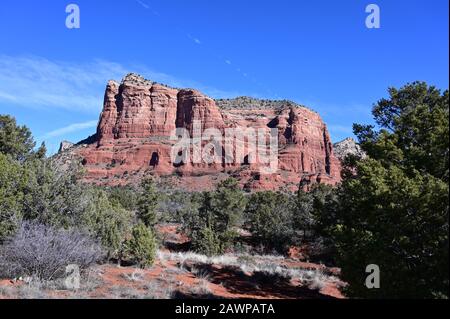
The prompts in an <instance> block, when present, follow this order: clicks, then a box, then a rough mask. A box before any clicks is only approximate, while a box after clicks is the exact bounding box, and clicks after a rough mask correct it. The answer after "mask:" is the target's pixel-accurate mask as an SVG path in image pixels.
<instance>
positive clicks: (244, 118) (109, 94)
mask: <svg viewBox="0 0 450 319" xmlns="http://www.w3.org/2000/svg"><path fill="white" fill-rule="evenodd" d="M195 122H197V123H201V125H200V127H199V129H200V131H201V132H205V130H208V129H217V130H218V131H219V132H220V134H223V135H224V136H225V133H224V132H225V131H226V129H227V128H237V129H238V131H245V129H246V128H253V129H259V130H260V132H264V138H265V139H268V137H269V135H270V130H271V129H276V130H277V131H278V152H277V155H276V156H277V159H278V169H277V170H276V171H274V172H271V173H270V174H265V173H264V172H263V173H262V172H261V169H260V168H261V166H262V164H261V162H259V161H258V160H256V161H249V156H250V158H252V159H253V157H252V156H253V154H246V153H245V152H248V140H247V139H244V140H239V139H238V140H236V141H235V142H234V144H232V152H233V154H234V153H236V152H238V150H241V151H242V152H243V154H244V155H246V156H244V157H243V158H242V160H240V161H238V162H227V161H226V159H225V154H222V156H223V158H222V159H221V160H220V161H215V162H214V163H209V164H208V163H203V162H202V163H194V162H193V161H190V160H185V161H182V162H181V163H173V161H172V160H171V156H170V155H171V150H172V148H173V146H174V144H175V143H176V142H177V141H176V140H174V139H171V136H173V132H174V129H175V128H185V129H186V130H187V132H189V134H190V135H193V134H195V132H194V126H195V125H194V123H195ZM225 140H226V139H224V140H223V141H225ZM205 144H206V142H201V145H202V146H204V145H205ZM221 146H222V147H223V148H224V147H225V146H223V145H221ZM64 152H71V153H72V154H74V155H76V157H77V158H79V159H81V161H82V164H83V165H84V167H85V169H86V181H88V182H94V183H99V184H123V183H128V182H136V181H138V180H139V179H140V178H142V177H143V176H144V175H147V174H153V175H155V176H161V177H165V178H172V179H173V180H174V183H176V184H178V185H179V186H181V187H186V188H189V189H196V190H200V189H204V188H209V187H210V186H212V185H213V184H215V183H216V182H217V181H218V180H220V179H222V178H225V177H226V176H229V175H232V176H234V177H237V178H238V179H239V180H240V181H241V184H242V185H243V186H245V187H248V188H250V189H278V188H280V187H287V188H289V189H295V188H296V187H297V186H298V184H299V181H300V179H301V178H302V177H306V178H307V179H309V180H311V181H318V182H324V183H328V184H335V183H337V182H339V180H340V163H339V160H338V159H337V158H336V157H335V156H334V154H333V145H332V143H331V140H330V136H329V134H328V130H327V127H326V125H325V124H324V123H323V121H322V119H321V118H320V116H319V115H318V114H317V113H315V112H314V111H311V110H309V109H308V108H305V107H302V106H299V105H296V104H295V103H292V102H289V101H268V100H256V99H250V98H237V99H233V100H217V101H215V100H213V99H211V98H209V97H207V96H206V95H204V94H202V93H200V92H198V91H196V90H191V89H186V90H185V89H183V90H178V89H174V88H170V87H167V86H164V85H161V84H157V83H154V82H151V81H148V80H145V79H143V78H142V77H140V76H138V75H136V74H129V75H127V76H126V77H125V78H124V79H123V81H122V83H120V84H119V83H117V82H115V81H109V82H108V84H107V87H106V92H105V97H104V105H103V110H102V113H101V115H100V119H99V123H98V128H97V132H96V134H95V135H94V136H93V137H91V138H90V139H88V140H87V142H86V143H84V145H79V146H77V147H72V148H70V149H69V150H65V151H64ZM255 158H256V157H255Z"/></svg>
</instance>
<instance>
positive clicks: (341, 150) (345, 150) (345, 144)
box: [333, 137, 366, 161]
mask: <svg viewBox="0 0 450 319" xmlns="http://www.w3.org/2000/svg"><path fill="white" fill-rule="evenodd" d="M333 147H334V154H335V155H336V157H337V158H338V159H339V160H341V161H343V160H344V159H345V157H346V156H347V155H349V154H351V155H355V156H358V157H360V158H365V157H366V153H365V152H364V151H363V150H362V149H361V146H359V144H358V143H357V142H356V141H355V140H354V139H353V138H351V137H348V138H346V139H344V140H342V141H340V142H337V143H334V145H333Z"/></svg>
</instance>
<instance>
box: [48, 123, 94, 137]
mask: <svg viewBox="0 0 450 319" xmlns="http://www.w3.org/2000/svg"><path fill="white" fill-rule="evenodd" d="M96 126H97V121H96V120H95V121H88V122H83V123H74V124H70V125H68V126H65V127H61V128H59V129H56V130H53V131H50V132H48V133H46V134H45V135H44V136H42V139H49V138H52V137H58V136H63V135H66V134H69V133H73V132H77V131H81V130H85V129H88V128H93V127H96Z"/></svg>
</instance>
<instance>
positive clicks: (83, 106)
mask: <svg viewBox="0 0 450 319" xmlns="http://www.w3.org/2000/svg"><path fill="white" fill-rule="evenodd" d="M129 72H136V73H139V74H142V75H143V76H144V77H146V78H147V79H149V80H152V81H156V82H160V83H164V84H167V85H170V86H173V87H178V88H183V87H194V88H197V89H199V90H201V91H203V92H204V93H205V94H208V95H209V96H211V97H214V98H227V97H235V96H239V95H253V96H257V95H258V94H249V93H248V92H239V91H226V90H222V89H219V88H215V87H212V86H209V85H204V84H202V83H199V82H196V81H192V80H184V79H179V78H176V77H174V76H171V75H169V74H166V73H162V72H158V71H154V70H152V69H150V68H148V67H147V66H146V65H132V66H125V65H122V64H119V63H116V62H111V61H105V60H94V61H91V62H83V63H73V62H65V61H51V60H48V59H45V58H42V57H36V56H19V57H13V56H7V55H0V104H1V103H2V102H3V103H9V104H14V105H17V106H21V107H26V108H38V109H46V110H51V109H64V110H67V111H71V112H73V113H90V114H98V113H99V111H100V110H101V107H102V103H103V94H104V90H105V85H106V83H107V81H108V80H110V79H115V80H119V81H120V79H122V78H123V77H124V76H125V75H126V74H127V73H129ZM246 93H247V94H246Z"/></svg>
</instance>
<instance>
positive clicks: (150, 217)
mask: <svg viewBox="0 0 450 319" xmlns="http://www.w3.org/2000/svg"><path fill="white" fill-rule="evenodd" d="M141 187H142V191H141V193H140V195H139V199H138V205H137V206H138V209H137V213H138V217H139V218H140V220H141V221H142V222H143V223H144V224H145V225H146V226H147V227H152V226H154V225H155V224H156V221H157V216H156V207H157V206H158V200H159V194H158V191H157V189H156V186H155V183H154V182H153V180H152V179H151V178H147V179H144V180H143V181H142V184H141Z"/></svg>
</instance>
